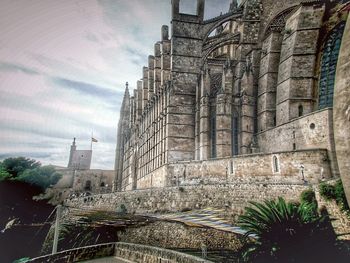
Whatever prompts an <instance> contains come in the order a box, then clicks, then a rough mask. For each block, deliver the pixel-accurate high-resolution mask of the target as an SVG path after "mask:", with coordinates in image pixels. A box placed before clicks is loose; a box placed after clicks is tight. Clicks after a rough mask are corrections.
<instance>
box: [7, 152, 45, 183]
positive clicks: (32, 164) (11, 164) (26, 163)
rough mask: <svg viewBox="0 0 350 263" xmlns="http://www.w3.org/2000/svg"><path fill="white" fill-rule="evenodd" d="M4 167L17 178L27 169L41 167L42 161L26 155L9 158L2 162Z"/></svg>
mask: <svg viewBox="0 0 350 263" xmlns="http://www.w3.org/2000/svg"><path fill="white" fill-rule="evenodd" d="M2 166H3V167H4V169H5V170H6V171H7V172H8V173H10V174H11V177H13V178H16V177H18V176H20V175H21V173H23V172H24V171H25V170H27V169H35V168H37V167H40V166H41V164H40V162H37V161H36V160H34V159H29V158H25V157H14V158H12V157H11V158H7V159H5V160H4V161H3V162H2Z"/></svg>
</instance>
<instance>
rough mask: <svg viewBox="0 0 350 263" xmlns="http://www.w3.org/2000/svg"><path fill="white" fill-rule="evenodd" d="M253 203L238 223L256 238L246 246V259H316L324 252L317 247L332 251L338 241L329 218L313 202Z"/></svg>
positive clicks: (279, 200)
mask: <svg viewBox="0 0 350 263" xmlns="http://www.w3.org/2000/svg"><path fill="white" fill-rule="evenodd" d="M250 204H251V206H250V207H246V209H245V214H244V215H242V216H240V217H239V222H238V224H239V226H240V227H241V228H242V229H244V230H246V231H247V233H246V236H253V237H255V241H254V242H251V243H248V244H247V245H246V246H245V247H244V248H243V249H244V251H243V258H244V259H245V260H246V261H249V262H314V261H313V260H314V256H315V254H317V255H320V251H318V252H317V253H315V251H316V250H319V249H320V247H322V246H325V247H326V248H327V249H328V251H329V250H330V248H329V246H330V247H332V245H333V244H334V242H335V234H334V232H333V231H332V230H331V228H329V224H328V223H327V222H326V220H325V217H323V216H319V215H318V213H317V211H315V207H314V205H312V204H311V203H307V202H303V203H301V204H297V203H287V202H286V201H285V200H284V199H283V198H278V199H277V200H272V201H268V200H266V201H264V202H263V203H258V202H250ZM315 246H317V248H315ZM306 248H307V249H306ZM327 249H326V250H327ZM321 252H322V249H321ZM308 260H309V261H308ZM322 262H323V261H322Z"/></svg>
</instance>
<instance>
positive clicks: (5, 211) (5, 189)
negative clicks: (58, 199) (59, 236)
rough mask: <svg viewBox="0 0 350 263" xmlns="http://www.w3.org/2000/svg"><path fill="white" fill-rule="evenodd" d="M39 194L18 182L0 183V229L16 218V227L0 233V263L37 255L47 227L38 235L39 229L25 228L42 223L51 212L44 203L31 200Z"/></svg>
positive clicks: (36, 227) (36, 190)
mask: <svg viewBox="0 0 350 263" xmlns="http://www.w3.org/2000/svg"><path fill="white" fill-rule="evenodd" d="M40 193H41V189H40V188H38V187H35V186H30V185H28V184H25V183H22V182H16V181H4V182H0V230H2V229H4V228H5V226H6V224H7V222H9V221H10V220H12V219H14V218H18V219H19V224H20V226H14V227H12V228H10V229H8V230H5V232H4V233H0V248H1V254H0V262H2V263H7V262H12V261H13V260H15V259H18V258H21V257H26V256H27V257H34V256H38V255H39V253H40V249H41V245H42V243H43V241H44V239H45V236H46V234H47V231H48V229H49V225H46V226H44V227H42V229H41V230H40V232H39V233H38V234H36V233H37V232H38V230H39V229H40V226H28V225H31V224H38V223H43V222H44V221H45V220H46V218H47V217H48V216H49V214H50V213H51V212H52V210H53V209H54V207H53V206H51V205H49V204H47V203H46V201H34V200H33V199H32V197H33V196H35V195H38V194H40Z"/></svg>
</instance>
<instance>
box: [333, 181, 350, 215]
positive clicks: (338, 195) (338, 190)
mask: <svg viewBox="0 0 350 263" xmlns="http://www.w3.org/2000/svg"><path fill="white" fill-rule="evenodd" d="M334 193H335V201H336V202H337V204H338V205H339V206H340V208H341V210H343V211H345V212H347V213H350V208H349V204H348V201H347V199H346V196H345V191H344V187H343V183H342V181H341V180H340V179H339V180H338V181H337V182H336V183H335V185H334Z"/></svg>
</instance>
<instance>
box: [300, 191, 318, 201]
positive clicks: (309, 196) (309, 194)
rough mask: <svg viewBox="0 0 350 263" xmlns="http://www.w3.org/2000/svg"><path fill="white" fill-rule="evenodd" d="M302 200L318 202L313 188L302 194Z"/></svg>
mask: <svg viewBox="0 0 350 263" xmlns="http://www.w3.org/2000/svg"><path fill="white" fill-rule="evenodd" d="M300 201H301V202H302V203H314V202H316V196H315V192H314V191H313V190H312V189H308V190H305V191H303V192H302V193H301V195H300Z"/></svg>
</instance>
